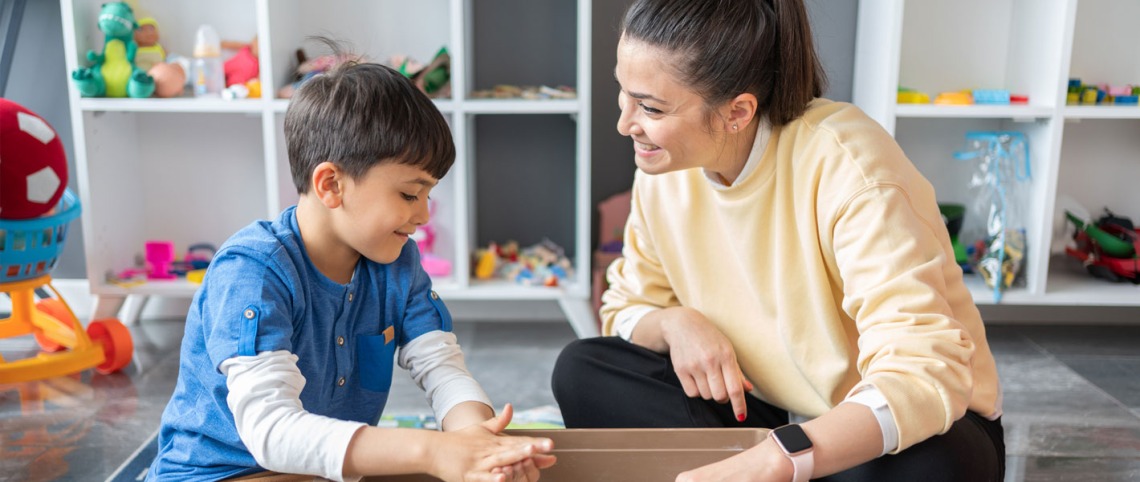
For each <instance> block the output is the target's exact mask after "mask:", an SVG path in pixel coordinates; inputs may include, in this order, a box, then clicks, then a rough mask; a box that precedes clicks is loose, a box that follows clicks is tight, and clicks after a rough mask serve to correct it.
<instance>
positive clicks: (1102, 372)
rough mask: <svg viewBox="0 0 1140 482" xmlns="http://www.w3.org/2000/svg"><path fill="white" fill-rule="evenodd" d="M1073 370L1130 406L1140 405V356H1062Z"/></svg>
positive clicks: (1063, 360) (1062, 359)
mask: <svg viewBox="0 0 1140 482" xmlns="http://www.w3.org/2000/svg"><path fill="white" fill-rule="evenodd" d="M1061 361H1062V362H1064V363H1065V364H1066V365H1068V366H1069V368H1072V369H1073V371H1075V372H1077V373H1078V374H1080V375H1081V376H1082V377H1085V378H1086V379H1088V380H1089V381H1090V382H1092V383H1093V384H1095V385H1096V386H1098V387H1100V388H1101V389H1103V390H1104V391H1105V392H1108V394H1109V395H1112V396H1113V397H1115V398H1116V399H1117V400H1119V401H1120V402H1121V403H1123V404H1124V405H1126V406H1129V407H1140V357H1090V356H1081V357H1076V356H1067V357H1062V358H1061Z"/></svg>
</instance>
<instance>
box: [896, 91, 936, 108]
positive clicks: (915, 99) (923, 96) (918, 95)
mask: <svg viewBox="0 0 1140 482" xmlns="http://www.w3.org/2000/svg"><path fill="white" fill-rule="evenodd" d="M895 101H896V102H898V103H899V104H929V103H930V94H927V93H926V92H920V91H917V90H914V89H911V88H909V87H899V89H898V94H897V98H896V99H895Z"/></svg>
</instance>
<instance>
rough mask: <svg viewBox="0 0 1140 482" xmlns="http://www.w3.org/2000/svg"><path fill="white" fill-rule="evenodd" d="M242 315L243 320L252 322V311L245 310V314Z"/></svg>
mask: <svg viewBox="0 0 1140 482" xmlns="http://www.w3.org/2000/svg"><path fill="white" fill-rule="evenodd" d="M243 314H244V315H245V318H246V319H247V320H252V319H253V310H249V309H247V310H245V313H243Z"/></svg>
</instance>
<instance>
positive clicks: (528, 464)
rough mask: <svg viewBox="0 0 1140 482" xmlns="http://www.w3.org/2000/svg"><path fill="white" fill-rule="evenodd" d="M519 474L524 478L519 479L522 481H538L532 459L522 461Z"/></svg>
mask: <svg viewBox="0 0 1140 482" xmlns="http://www.w3.org/2000/svg"><path fill="white" fill-rule="evenodd" d="M519 473H520V474H522V475H524V476H525V477H520V478H521V479H522V480H526V481H528V482H534V481H537V480H538V467H537V466H535V463H534V458H529V459H526V460H524V461H523V462H522V467H521V469H520V472H519Z"/></svg>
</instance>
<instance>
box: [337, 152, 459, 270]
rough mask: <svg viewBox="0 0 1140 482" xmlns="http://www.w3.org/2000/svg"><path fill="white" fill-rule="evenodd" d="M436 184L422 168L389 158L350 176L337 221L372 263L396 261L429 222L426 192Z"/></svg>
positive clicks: (348, 241) (344, 236) (353, 245)
mask: <svg viewBox="0 0 1140 482" xmlns="http://www.w3.org/2000/svg"><path fill="white" fill-rule="evenodd" d="M438 182H439V181H438V180H437V179H435V178H433V177H431V175H430V174H428V173H427V172H425V171H424V170H422V169H420V168H418V167H413V166H408V165H404V164H396V163H390V162H389V163H384V164H379V165H376V166H374V167H372V169H370V170H369V171H368V172H365V173H364V175H362V176H360V177H359V178H357V179H355V180H352V179H350V180H348V182H346V183H345V184H344V193H343V198H342V199H343V204H342V207H343V209H341V210H339V213H340V214H339V215H338V217H339V218H340V219H338V220H337V221H336V223H335V224H336V226H337V231H338V232H339V233H338V234H339V236H340V237H341V238H342V240H343V241H344V242H345V243H346V244H348V245H349V246H350V247H351V248H352V249H354V250H356V251H357V252H359V253H360V254H361V255H362V256H364V257H366V258H368V259H370V260H372V261H375V262H377V263H385V264H386V263H391V262H393V261H395V260H396V258H398V257H399V256H400V251H401V250H402V249H403V247H404V243H407V242H408V238H409V237H410V236H411V235H412V234H415V232H416V228H417V227H418V226H421V225H423V224H426V223H427V222H428V194H429V193H430V192H431V190H432V188H434V187H435V185H436V184H437V183H438Z"/></svg>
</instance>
